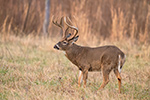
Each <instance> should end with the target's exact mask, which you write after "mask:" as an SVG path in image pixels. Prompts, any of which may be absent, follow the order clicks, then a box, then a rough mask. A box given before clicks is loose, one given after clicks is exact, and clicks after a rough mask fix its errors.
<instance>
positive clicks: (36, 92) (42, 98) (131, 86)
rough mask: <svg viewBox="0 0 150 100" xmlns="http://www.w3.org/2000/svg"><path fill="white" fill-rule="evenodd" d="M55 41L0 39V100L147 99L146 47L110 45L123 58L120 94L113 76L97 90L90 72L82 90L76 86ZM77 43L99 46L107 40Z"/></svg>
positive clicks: (149, 49)
mask: <svg viewBox="0 0 150 100" xmlns="http://www.w3.org/2000/svg"><path fill="white" fill-rule="evenodd" d="M57 41H58V40H54V39H51V38H49V39H43V38H40V37H33V36H31V35H29V36H27V37H22V38H20V37H16V36H13V35H9V38H7V41H6V40H3V38H2V37H1V38H0V99H1V100H22V99H25V100H51V99H54V100H68V99H69V100H99V99H102V100H137V99H139V100H149V99H150V81H149V80H150V62H149V61H150V46H146V45H136V44H134V43H132V42H131V41H130V40H128V41H126V40H122V41H117V42H115V41H114V42H111V44H114V45H116V46H118V47H119V48H121V49H122V50H123V51H124V52H125V53H126V55H127V61H126V63H125V65H124V67H123V70H122V86H123V87H122V93H121V94H119V93H118V83H117V79H116V78H115V75H114V74H113V73H111V74H110V83H109V84H108V85H107V86H106V87H105V88H104V89H103V90H102V91H98V92H97V93H96V91H97V89H98V88H99V86H100V84H101V83H102V75H101V73H99V72H90V73H89V77H88V83H87V87H86V88H83V87H81V88H79V87H78V85H77V79H78V69H77V67H75V66H74V65H73V64H71V62H69V61H68V59H67V58H66V57H65V56H64V54H63V53H62V52H60V51H56V50H54V49H53V45H54V44H55V43H56V42H57ZM78 44H82V45H90V46H100V45H106V44H110V42H109V41H103V40H101V41H100V42H96V41H95V42H94V43H93V42H90V41H88V42H86V44H85V43H83V42H81V41H79V43H78Z"/></svg>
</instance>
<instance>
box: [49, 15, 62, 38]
mask: <svg viewBox="0 0 150 100" xmlns="http://www.w3.org/2000/svg"><path fill="white" fill-rule="evenodd" d="M63 18H64V17H62V18H61V20H60V24H59V23H58V22H57V21H54V17H53V20H52V22H53V24H55V25H56V26H58V27H60V28H61V29H62V35H63V38H64V37H65V34H64V28H63V26H62V21H63Z"/></svg>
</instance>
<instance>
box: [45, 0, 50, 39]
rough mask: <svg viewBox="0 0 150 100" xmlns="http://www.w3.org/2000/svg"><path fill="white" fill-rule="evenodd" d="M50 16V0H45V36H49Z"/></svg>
mask: <svg viewBox="0 0 150 100" xmlns="http://www.w3.org/2000/svg"><path fill="white" fill-rule="evenodd" d="M49 16H50V0H45V19H44V23H43V35H44V37H47V36H48V26H49Z"/></svg>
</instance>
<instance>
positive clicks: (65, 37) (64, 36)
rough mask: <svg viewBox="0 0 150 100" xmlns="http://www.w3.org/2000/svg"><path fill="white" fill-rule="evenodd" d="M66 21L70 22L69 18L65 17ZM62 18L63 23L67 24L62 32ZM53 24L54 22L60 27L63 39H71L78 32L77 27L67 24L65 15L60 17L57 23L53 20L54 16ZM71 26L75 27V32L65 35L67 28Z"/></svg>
mask: <svg viewBox="0 0 150 100" xmlns="http://www.w3.org/2000/svg"><path fill="white" fill-rule="evenodd" d="M67 19H68V21H69V22H70V23H71V24H72V22H71V20H70V19H69V17H67ZM63 20H64V22H65V24H66V25H67V26H68V27H67V29H66V30H65V32H64V27H63V26H62V23H63ZM52 22H53V24H55V25H56V26H58V27H60V28H61V29H62V33H63V40H64V39H66V40H70V39H73V38H74V37H75V36H77V34H78V28H77V27H75V26H72V25H69V24H68V23H67V21H66V17H62V18H61V20H60V23H58V22H57V21H54V18H53V20H52ZM69 28H71V29H75V30H76V32H75V33H73V34H69V35H68V36H66V35H67V31H68V29H69Z"/></svg>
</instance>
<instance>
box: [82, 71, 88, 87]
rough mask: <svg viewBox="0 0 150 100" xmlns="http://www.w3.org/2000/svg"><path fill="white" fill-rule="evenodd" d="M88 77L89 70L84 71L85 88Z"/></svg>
mask: <svg viewBox="0 0 150 100" xmlns="http://www.w3.org/2000/svg"><path fill="white" fill-rule="evenodd" d="M87 78H88V70H86V71H84V72H83V83H84V84H83V87H84V88H85V87H86V80H87Z"/></svg>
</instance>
